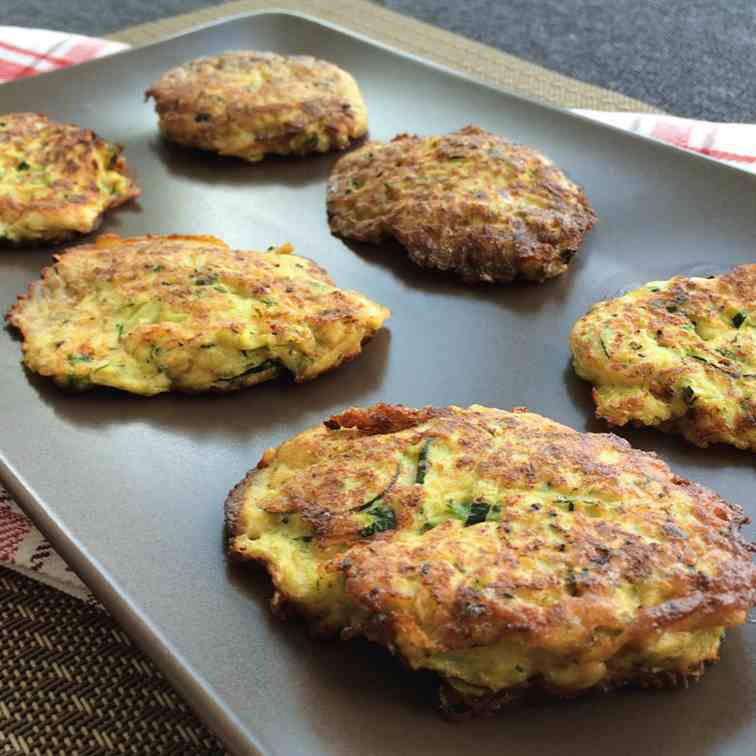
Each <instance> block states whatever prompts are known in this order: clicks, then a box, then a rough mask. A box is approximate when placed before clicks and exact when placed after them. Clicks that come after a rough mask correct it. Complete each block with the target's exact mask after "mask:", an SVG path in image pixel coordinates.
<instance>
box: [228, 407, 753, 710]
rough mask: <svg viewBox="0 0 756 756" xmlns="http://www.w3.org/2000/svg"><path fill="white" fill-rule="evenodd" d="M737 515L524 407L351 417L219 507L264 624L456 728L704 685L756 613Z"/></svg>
mask: <svg viewBox="0 0 756 756" xmlns="http://www.w3.org/2000/svg"><path fill="white" fill-rule="evenodd" d="M745 521H746V518H744V516H743V513H742V511H741V510H740V509H739V508H738V507H737V506H734V505H731V504H728V503H727V502H725V501H723V500H722V499H721V498H719V497H718V496H717V495H716V494H714V493H712V492H711V491H708V490H706V489H705V488H702V487H701V486H698V485H696V484H695V483H691V482H689V481H687V480H684V479H682V478H679V477H677V476H676V475H674V473H672V471H671V470H670V469H669V468H668V467H667V466H666V465H665V464H664V463H663V462H662V461H661V460H659V459H658V458H657V457H656V456H655V455H653V454H649V453H645V452H641V451H637V450H635V449H633V448H631V447H630V445H629V444H628V443H627V442H626V441H624V440H622V439H620V438H617V437H616V436H613V435H610V434H586V433H578V432H576V431H574V430H572V429H570V428H567V427H565V426H563V425H560V424H558V423H555V422H553V421H551V420H548V419H546V418H544V417H541V416H539V415H536V414H532V413H530V412H528V411H527V410H524V409H516V410H514V411H512V412H504V411H502V410H497V409H489V408H486V407H481V406H477V405H476V406H472V407H470V408H468V409H461V408H459V407H447V408H443V409H435V408H430V407H426V408H425V409H421V410H414V409H408V408H405V407H401V406H391V405H377V406H375V407H372V408H368V409H352V410H349V411H348V412H345V413H344V414H342V415H338V416H336V417H332V418H330V419H329V420H328V421H326V422H325V423H324V424H323V425H321V426H320V427H317V428H313V429H311V430H308V431H306V432H304V433H301V434H299V435H298V436H295V437H294V438H292V439H291V440H289V441H287V442H286V443H284V444H282V445H281V446H279V447H278V448H275V449H268V451H266V452H265V454H264V455H263V457H262V460H261V461H260V463H259V464H258V466H257V469H256V470H253V471H252V472H250V473H249V475H247V477H246V478H245V479H244V480H243V481H242V482H241V483H240V484H239V485H238V486H237V487H236V488H235V489H234V490H233V491H232V492H231V494H230V495H229V498H228V500H227V502H226V522H227V530H228V533H229V552H230V554H231V555H232V556H233V557H236V558H240V559H251V560H255V561H258V562H261V563H263V564H264V565H265V566H266V568H267V569H268V571H269V572H270V574H271V577H272V578H273V582H274V584H275V589H276V590H275V595H274V598H273V608H274V610H275V611H277V612H282V613H284V614H285V613H286V612H287V610H288V611H293V612H295V613H301V614H303V615H305V616H306V617H308V619H309V620H310V622H311V623H312V626H313V627H314V628H315V629H317V630H319V631H321V632H324V633H333V632H338V631H341V633H342V636H343V637H351V636H355V635H363V636H366V637H367V638H369V639H371V640H373V641H376V642H378V643H381V644H383V645H385V646H387V647H388V648H389V649H391V650H392V651H394V652H395V653H397V654H398V655H400V656H401V657H402V659H404V661H405V662H406V663H407V664H408V665H409V666H410V667H411V668H412V669H430V670H433V671H434V672H436V673H438V675H439V676H440V677H441V679H442V681H443V686H442V703H443V704H444V706H445V707H446V709H447V711H449V712H450V713H452V714H459V713H461V712H460V711H459V709H460V708H462V709H463V710H464V711H468V710H470V709H472V710H474V711H481V710H490V709H493V708H496V707H497V706H498V705H500V704H501V703H502V702H504V701H507V700H509V699H511V698H512V697H513V695H514V694H516V693H520V692H523V691H525V690H527V689H543V690H545V691H547V692H549V693H552V694H556V695H563V696H564V695H573V694H577V693H580V692H583V691H586V690H589V689H592V688H603V689H608V688H611V687H616V686H621V685H625V684H641V685H662V684H674V683H683V682H685V681H687V680H692V679H695V678H697V677H698V676H699V675H700V674H701V671H702V669H703V666H704V663H705V662H711V661H714V660H716V659H717V658H718V650H719V645H720V641H721V639H722V636H723V634H724V630H725V628H727V627H730V626H733V625H738V624H741V623H743V622H744V621H745V619H746V614H747V611H748V609H749V607H751V606H752V605H753V604H754V602H755V601H756V591H755V589H756V571H755V570H754V567H753V565H752V563H751V557H750V554H749V546H748V545H747V544H746V543H744V542H743V541H742V540H741V539H740V537H739V535H738V529H739V527H740V526H741V525H742V524H743V523H744V522H745Z"/></svg>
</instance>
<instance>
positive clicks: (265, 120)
mask: <svg viewBox="0 0 756 756" xmlns="http://www.w3.org/2000/svg"><path fill="white" fill-rule="evenodd" d="M145 96H146V97H147V98H149V97H153V98H154V99H155V106H156V109H157V112H158V115H159V117H160V128H161V130H162V132H163V134H164V135H165V136H166V137H167V138H168V139H171V140H172V141H174V142H178V143H179V144H184V145H188V146H190V147H199V148H200V149H203V150H210V151H212V152H219V153H220V154H221V155H236V156H237V157H240V158H244V159H245V160H250V161H253V162H254V161H258V160H262V159H263V157H265V155H267V154H269V153H273V154H276V155H289V154H294V155H307V154H309V153H314V152H329V151H330V150H343V149H345V148H346V147H348V146H349V144H350V143H351V142H352V140H354V139H357V138H358V137H361V136H363V135H364V134H365V133H366V132H367V108H366V107H365V103H364V102H363V99H362V95H361V93H360V90H359V87H358V86H357V83H356V82H355V80H354V79H353V78H352V76H351V75H350V74H348V73H347V72H346V71H343V70H342V69H341V68H339V67H338V66H335V65H333V64H332V63H326V62H325V61H323V60H318V59H317V58H312V57H310V56H309V55H288V56H286V55H276V54H275V53H266V52H252V51H245V52H229V53H224V54H223V55H216V56H214V57H209V58H199V59H198V60H193V61H190V62H189V63H186V64H184V65H183V66H179V67H178V68H174V69H172V70H170V71H168V72H167V73H165V74H163V76H162V77H161V78H160V79H159V80H158V81H156V82H155V83H154V84H153V85H152V86H151V87H150V88H149V89H148V90H147V92H146V93H145Z"/></svg>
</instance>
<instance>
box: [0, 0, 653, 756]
mask: <svg viewBox="0 0 756 756" xmlns="http://www.w3.org/2000/svg"><path fill="white" fill-rule="evenodd" d="M271 6H275V7H277V8H278V9H285V10H298V11H300V12H303V13H306V14H309V15H311V16H315V17H318V18H322V19H326V20H328V21H330V22H332V23H335V24H338V25H339V26H343V27H345V28H347V29H353V30H355V31H357V32H360V33H362V34H365V35H367V36H369V37H372V38H374V39H378V40H380V41H382V42H384V43H386V44H389V45H391V46H393V47H396V48H399V49H402V50H406V51H408V52H412V53H415V54H417V55H420V56H422V57H424V58H428V59H430V60H432V61H434V62H437V63H441V64H443V65H446V66H449V67H450V68H455V69H458V70H461V71H464V72H465V73H467V74H470V75H472V76H474V77H476V78H479V79H483V80H485V81H488V82H491V83H494V84H497V85H499V86H502V87H504V88H506V89H508V90H510V91H513V92H517V93H520V94H524V95H529V96H531V97H535V98H537V99H540V100H543V101H545V102H548V103H551V104H555V105H561V106H563V107H581V108H591V109H595V110H633V111H644V112H648V111H651V110H652V109H651V108H649V106H647V105H645V104H643V103H641V102H638V101H636V100H631V99H630V98H627V97H624V96H622V95H619V94H615V93H613V92H609V91H607V90H604V89H600V88H599V87H594V86H591V85H589V84H583V83H581V82H578V81H575V80H573V79H570V78H567V77H565V76H560V75H559V74H555V73H552V72H550V71H547V70H545V69H543V68H540V67H539V66H535V65H532V64H530V63H526V62H524V61H522V60H519V59H518V58H514V57H512V56H511V55H506V54H504V53H501V52H498V51H496V50H492V49H491V48H489V47H485V46H483V45H479V44H477V43H475V42H471V41H468V40H465V39H462V38H460V37H458V36H456V35H453V34H449V33H448V32H445V31H442V30H440V29H436V28H434V27H431V26H428V25H427V24H423V23H421V22H419V21H414V20H411V19H407V18H404V17H402V16H398V15H397V14H395V13H393V12H391V11H387V10H385V9H383V8H379V7H377V6H374V5H371V4H369V3H365V2H361V0H335V1H328V0H293V1H287V0H273V2H271V0H268V1H267V2H265V0H263V1H262V2H256V1H255V0H242V1H241V2H230V3H227V4H225V5H222V6H216V7H213V8H208V9H206V10H201V11H198V12H196V13H188V14H185V15H182V16H177V17H175V18H170V19H166V20H164V21H158V22H157V23H153V24H145V25H143V26H137V27H134V28H132V29H127V30H126V31H123V32H119V33H118V34H113V35H111V37H112V38H113V39H117V40H120V41H122V42H127V43H129V44H131V45H144V44H149V43H151V42H157V41H158V40H160V39H164V38H165V37H169V36H172V35H175V34H179V33H181V32H183V31H186V30H188V29H190V28H192V27H195V26H199V25H202V24H208V23H211V22H213V21H216V20H218V19H221V18H227V17H230V16H234V15H238V14H241V13H245V12H249V11H254V10H260V9H263V8H265V7H271ZM223 753H224V751H223V749H222V747H221V746H220V745H219V743H218V742H217V741H216V740H215V738H214V737H213V736H212V735H211V734H210V733H209V732H208V731H207V730H206V729H205V727H204V726H203V725H202V724H201V723H200V722H199V721H198V720H197V719H196V718H195V716H194V715H193V714H192V713H191V712H190V711H189V709H188V707H187V705H186V704H185V703H184V702H183V701H182V699H181V697H180V696H179V695H178V694H177V693H176V692H175V691H174V690H173V689H172V688H171V687H170V685H169V684H168V683H167V682H166V681H165V679H164V678H163V676H162V675H161V674H160V673H159V672H158V671H157V670H156V669H155V667H154V666H153V665H152V663H151V662H150V661H148V660H147V659H146V658H145V657H144V656H143V655H142V654H141V653H140V652H139V651H138V650H137V649H136V648H134V646H132V644H131V642H130V641H129V639H128V637H127V636H126V635H125V634H124V633H123V631H121V630H120V629H119V628H118V626H117V625H116V624H115V623H114V622H113V621H112V620H111V619H110V617H109V616H108V615H107V614H105V613H104V612H102V611H100V610H98V609H96V608H94V607H91V606H88V605H86V604H84V603H82V602H80V601H78V600H77V599H74V598H71V597H70V596H67V595H65V594H63V593H60V592H59V591H55V590H53V589H51V588H48V587H46V586H44V585H41V584H39V583H35V582H32V581H31V580H29V579H27V578H25V577H21V576H20V575H17V574H16V573H14V572H11V571H10V570H7V569H3V568H0V754H12V755H13V756H15V755H16V754H40V755H41V754H45V755H47V754H64V755H65V756H95V755H96V754H103V755H104V754H137V755H142V754H150V755H151V754H155V755H156V756H162V755H167V754H174V755H175V756H215V755H216V754H223Z"/></svg>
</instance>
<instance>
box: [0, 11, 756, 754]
mask: <svg viewBox="0 0 756 756" xmlns="http://www.w3.org/2000/svg"><path fill="white" fill-rule="evenodd" d="M257 16H284V17H292V18H296V19H302V20H304V21H307V22H309V23H312V24H315V25H317V26H320V27H324V28H326V29H329V30H331V31H335V32H337V33H338V34H342V35H345V36H347V37H350V38H352V39H356V40H359V41H360V42H361V43H364V44H368V45H370V46H372V47H377V48H379V49H381V50H384V51H386V52H388V53H390V54H392V55H396V56H399V57H401V58H404V59H406V60H410V61H412V62H414V63H417V64H419V65H421V66H424V67H426V68H431V69H434V70H436V71H439V72H441V73H443V74H445V75H447V76H452V77H454V78H456V79H461V80H462V81H464V82H467V83H470V84H474V85H477V86H481V87H483V88H485V89H487V90H490V91H491V92H493V93H494V94H496V95H504V96H505V97H507V98H511V99H512V100H513V101H515V102H525V103H527V104H529V105H530V106H535V107H536V108H538V109H540V110H541V111H543V112H545V113H558V114H559V115H560V116H562V117H564V116H567V117H568V118H572V119H575V120H576V121H578V122H582V123H587V124H589V125H590V126H591V127H595V128H599V129H605V130H609V131H612V132H615V133H617V134H620V135H621V136H622V138H626V139H631V140H636V141H640V142H644V143H646V144H647V145H648V144H650V145H653V148H655V149H660V150H663V151H672V152H676V153H682V155H684V156H685V157H686V158H687V159H691V160H696V161H703V162H705V163H707V164H709V166H712V167H713V168H714V169H715V170H723V171H726V172H729V173H730V175H733V176H734V175H737V176H738V177H739V180H743V179H745V180H746V181H752V182H754V188H756V174H752V173H750V172H748V171H744V170H743V169H741V168H738V167H736V166H732V165H728V164H726V163H723V162H721V161H719V160H716V159H715V158H712V157H708V156H706V155H702V154H700V153H697V152H693V151H691V150H688V149H685V148H684V147H678V146H676V145H672V144H669V143H667V142H663V141H661V140H659V139H655V138H653V137H650V136H646V135H643V134H638V133H636V132H629V131H626V130H625V129H622V128H620V127H618V126H613V125H611V124H606V123H603V122H600V121H596V120H594V119H592V118H589V117H588V116H585V115H583V114H582V113H579V112H574V111H572V110H570V109H569V108H563V107H559V106H556V105H551V104H548V103H544V102H541V101H540V100H538V99H536V98H535V97H531V96H528V95H523V94H520V93H514V92H510V91H509V90H508V89H506V88H505V87H501V86H498V85H496V84H493V83H491V82H489V81H486V80H485V79H482V78H478V77H476V76H474V75H471V74H468V73H465V72H462V71H458V70H456V69H454V68H452V67H450V66H447V65H444V64H442V63H437V62H435V61H431V60H428V59H426V58H423V57H422V56H420V55H417V54H415V53H411V52H407V51H405V50H401V49H399V48H396V47H393V46H392V45H390V44H387V43H385V42H382V41H380V40H377V39H374V38H372V37H370V36H369V35H366V34H363V33H362V32H358V31H354V30H352V29H348V28H346V27H344V26H341V25H339V24H336V23H333V22H331V21H328V20H326V19H322V18H319V17H317V16H315V15H312V14H309V13H305V12H301V11H295V10H291V9H287V8H279V7H277V6H272V7H270V8H262V9H258V10H254V11H249V12H242V13H235V14H233V15H230V16H227V17H224V18H220V19H215V20H212V21H209V22H207V23H202V24H199V25H197V26H194V27H192V28H190V29H186V30H183V31H180V32H177V33H175V34H170V35H168V36H166V37H164V38H162V39H160V40H157V41H155V42H150V43H148V44H146V45H139V46H136V47H129V48H127V49H125V50H120V51H118V52H116V53H113V54H112V55H108V56H105V57H103V58H96V59H93V60H89V61H86V62H84V63H80V64H78V65H77V66H76V67H75V68H76V69H78V68H80V67H91V66H97V65H98V64H100V63H101V61H104V60H107V59H110V58H114V57H117V56H121V55H128V54H130V53H138V51H140V50H143V49H146V48H153V47H158V46H160V45H162V44H164V43H166V42H169V41H172V40H175V39H178V38H181V37H185V36H187V35H191V34H195V33H197V32H201V31H204V30H205V29H210V28H213V27H217V26H222V25H225V24H230V23H233V22H236V21H240V20H242V19H251V18H254V17H257ZM72 68H73V67H69V68H64V69H57V70H54V71H48V72H44V73H42V74H38V76H45V77H55V76H59V75H65V74H66V72H68V71H70V70H72ZM35 78H36V77H35ZM8 85H9V86H11V87H15V86H23V80H18V81H15V82H9V83H8ZM0 92H2V89H0ZM660 115H663V116H664V115H669V114H660ZM56 249H57V247H52V248H51V252H53V251H55V250H56ZM0 483H2V485H3V486H4V487H5V488H6V489H7V490H8V492H9V493H10V494H11V496H12V497H13V498H14V499H15V501H16V502H17V503H18V504H19V506H20V507H21V509H22V510H23V511H24V513H25V514H27V515H28V516H29V518H30V519H31V520H32V522H33V523H34V525H35V526H37V527H38V528H39V530H40V531H41V533H42V534H43V535H44V536H45V538H47V540H48V541H49V542H50V543H51V545H52V546H53V547H54V548H55V549H56V551H58V553H59V554H60V556H61V557H62V558H63V559H64V561H66V562H67V563H68V564H69V566H70V567H71V568H72V569H73V570H74V571H75V572H76V574H77V575H79V576H80V577H81V578H82V580H83V581H84V582H85V583H86V585H87V587H88V588H89V589H90V590H91V592H92V594H93V595H94V596H95V597H96V598H97V600H98V601H100V602H101V603H102V604H103V605H104V606H105V607H106V609H107V610H108V612H109V613H110V614H111V616H112V617H113V618H114V619H115V620H116V622H117V623H118V624H119V625H121V626H122V628H123V629H124V630H125V631H127V633H128V635H129V637H130V638H131V640H132V641H133V642H134V644H135V645H136V646H137V647H138V648H139V649H140V650H141V651H142V652H143V653H145V655H147V656H148V657H149V658H150V659H151V660H152V661H153V662H154V663H155V665H156V666H157V667H158V668H159V669H160V671H161V672H162V673H163V674H164V675H165V677H166V679H167V680H168V681H169V682H170V683H171V684H172V685H173V686H175V687H176V688H177V689H178V691H179V692H180V693H181V695H182V696H183V697H184V698H185V699H186V701H187V702H188V703H189V704H190V706H191V708H192V710H193V712H194V713H195V714H196V715H197V717H198V718H199V719H200V720H201V721H203V722H204V723H205V724H206V726H207V727H208V728H209V729H210V730H211V732H213V733H214V734H215V735H216V736H217V738H218V739H219V740H220V741H221V742H222V743H223V745H224V746H226V747H227V748H228V749H229V750H230V751H231V752H232V753H234V754H243V755H245V756H246V755H248V754H249V755H252V754H253V755H254V756H268V754H269V753H270V752H269V751H268V750H267V749H266V748H265V747H264V746H263V745H262V743H261V742H260V740H259V738H258V737H256V736H255V734H254V733H253V732H252V731H250V729H249V728H247V727H246V726H245V725H244V723H243V722H242V721H241V720H240V719H239V718H238V717H237V716H236V714H234V712H233V711H232V710H231V708H230V707H229V706H228V705H227V704H226V703H225V702H224V701H223V700H222V699H221V697H220V696H219V695H218V694H216V693H214V692H213V690H212V689H211V687H210V685H209V684H208V683H207V682H206V681H205V680H204V678H203V676H202V675H201V674H200V673H199V672H198V671H196V670H195V669H194V667H193V666H192V664H191V663H190V662H189V661H188V660H187V659H185V658H184V657H183V655H182V654H181V653H179V652H178V651H177V650H176V649H175V648H174V646H173V644H172V642H171V640H170V639H169V638H168V637H167V636H166V635H165V633H163V632H161V630H160V629H159V628H158V627H156V625H155V624H154V622H153V621H152V620H151V619H150V617H149V616H147V614H145V613H144V612H143V611H142V609H141V608H140V607H139V605H138V603H137V602H136V600H135V599H134V598H132V597H131V596H130V595H129V593H128V592H127V591H126V590H125V589H124V588H123V587H122V586H121V585H120V584H119V581H118V579H117V578H116V577H115V576H114V575H113V574H112V573H110V572H109V571H108V570H107V569H106V568H105V567H104V566H103V565H102V564H101V563H100V562H99V560H97V559H96V558H95V557H94V556H93V555H92V554H91V553H90V552H89V550H88V549H86V548H85V547H84V546H83V545H82V544H81V543H80V542H79V540H78V538H77V537H76V536H75V534H74V533H73V532H72V531H71V530H70V529H69V528H68V527H67V526H66V525H65V523H63V521H62V520H61V519H60V518H59V517H56V516H54V515H53V514H52V513H51V512H49V511H48V510H47V506H46V504H45V502H44V500H43V499H42V497H41V496H39V495H38V494H37V493H36V491H35V489H34V487H33V485H31V483H29V482H28V481H27V480H26V479H25V478H24V476H23V475H22V474H21V472H20V471H18V470H16V469H15V468H14V467H13V466H12V465H11V464H10V462H9V461H8V459H7V457H6V456H5V454H4V453H3V451H2V448H0Z"/></svg>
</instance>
